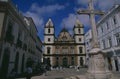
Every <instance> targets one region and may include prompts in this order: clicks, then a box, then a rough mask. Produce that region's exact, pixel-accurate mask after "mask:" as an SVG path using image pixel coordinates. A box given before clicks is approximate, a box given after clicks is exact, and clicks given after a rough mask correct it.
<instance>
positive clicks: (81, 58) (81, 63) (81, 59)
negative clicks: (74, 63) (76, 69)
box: [80, 57, 84, 66]
mask: <svg viewBox="0 0 120 79" xmlns="http://www.w3.org/2000/svg"><path fill="white" fill-rule="evenodd" d="M83 62H84V60H83V57H80V65H81V66H83Z"/></svg>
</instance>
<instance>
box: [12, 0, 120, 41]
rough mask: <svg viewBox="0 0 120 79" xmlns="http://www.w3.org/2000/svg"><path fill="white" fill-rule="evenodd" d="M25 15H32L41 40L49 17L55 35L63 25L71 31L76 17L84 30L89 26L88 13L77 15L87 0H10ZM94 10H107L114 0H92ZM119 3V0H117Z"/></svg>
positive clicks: (84, 7)
mask: <svg viewBox="0 0 120 79" xmlns="http://www.w3.org/2000/svg"><path fill="white" fill-rule="evenodd" d="M12 1H13V3H14V4H15V5H17V7H18V9H19V10H20V11H21V12H22V13H23V15H25V16H29V17H32V18H33V20H34V22H35V24H36V27H37V29H38V35H39V37H40V38H41V40H42V41H43V35H44V25H45V23H46V22H47V21H48V19H49V18H50V17H51V19H52V21H53V23H54V26H55V31H56V34H55V35H56V36H57V35H58V34H59V32H60V31H61V29H62V28H63V27H64V24H65V27H66V28H67V29H68V30H69V32H70V33H72V28H73V26H74V23H75V20H76V17H78V18H79V19H80V22H81V23H82V24H84V26H85V32H86V31H87V30H88V29H89V28H90V22H89V16H88V15H77V13H76V11H77V10H78V9H87V3H88V0H12ZM93 1H94V6H95V9H96V10H103V11H108V10H109V9H110V8H111V7H112V6H113V4H114V1H115V0H93ZM118 3H120V0H118Z"/></svg>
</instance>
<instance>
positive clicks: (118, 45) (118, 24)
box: [97, 5, 120, 71]
mask: <svg viewBox="0 0 120 79" xmlns="http://www.w3.org/2000/svg"><path fill="white" fill-rule="evenodd" d="M97 33H98V41H99V44H100V48H101V49H103V50H104V51H105V52H106V56H107V58H106V62H107V65H108V67H109V69H110V70H113V71H120V5H115V6H114V7H113V8H112V9H110V10H109V11H108V12H107V13H105V15H103V16H102V18H101V19H100V20H99V21H98V23H97Z"/></svg>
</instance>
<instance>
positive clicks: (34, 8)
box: [30, 3, 65, 14]
mask: <svg viewBox="0 0 120 79" xmlns="http://www.w3.org/2000/svg"><path fill="white" fill-rule="evenodd" d="M64 8H65V6H63V5H59V4H55V5H48V6H42V7H40V6H39V5H38V4H37V3H33V4H32V6H31V8H30V11H33V12H36V13H39V14H49V13H54V12H56V11H58V10H62V9H64Z"/></svg>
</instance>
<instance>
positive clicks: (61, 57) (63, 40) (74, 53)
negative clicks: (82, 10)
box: [43, 19, 86, 67]
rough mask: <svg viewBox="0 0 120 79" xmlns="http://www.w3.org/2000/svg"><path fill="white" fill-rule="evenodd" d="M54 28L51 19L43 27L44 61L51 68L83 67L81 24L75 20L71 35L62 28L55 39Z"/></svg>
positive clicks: (82, 29)
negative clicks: (45, 60) (46, 61)
mask: <svg viewBox="0 0 120 79" xmlns="http://www.w3.org/2000/svg"><path fill="white" fill-rule="evenodd" d="M54 27H55V26H54V24H53V22H52V20H51V19H49V20H48V22H47V23H46V25H45V27H44V54H43V56H44V59H47V60H48V63H49V64H50V65H51V66H53V67H57V66H62V67H69V66H80V67H82V66H84V65H85V61H86V60H85V42H84V27H83V24H81V23H80V21H79V20H78V19H76V22H75V24H74V26H73V32H74V34H73V35H71V34H70V33H69V32H68V30H67V29H66V28H63V29H62V30H61V32H60V33H59V35H58V36H57V37H55V28H54Z"/></svg>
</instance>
